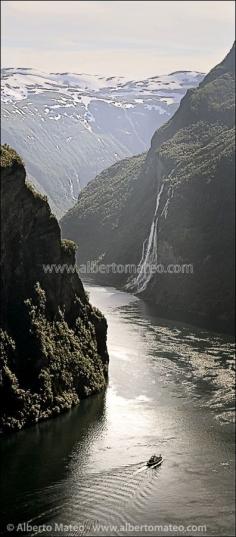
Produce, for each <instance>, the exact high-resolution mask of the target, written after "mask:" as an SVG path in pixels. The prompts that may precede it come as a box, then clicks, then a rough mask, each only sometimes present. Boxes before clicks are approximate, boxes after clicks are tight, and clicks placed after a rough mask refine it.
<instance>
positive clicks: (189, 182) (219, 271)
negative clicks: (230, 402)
mask: <svg viewBox="0 0 236 537" xmlns="http://www.w3.org/2000/svg"><path fill="white" fill-rule="evenodd" d="M234 65H235V47H233V48H232V49H231V51H230V52H229V54H228V55H227V57H226V58H225V59H224V60H223V61H222V62H221V63H220V64H219V65H218V66H216V67H215V68H214V69H212V71H211V72H210V73H209V74H208V75H207V76H206V77H205V79H204V80H203V81H202V82H201V83H200V85H199V87H198V88H196V89H191V90H189V91H188V92H187V94H186V95H185V97H184V98H183V99H182V101H181V103H180V107H179V109H178V111H177V112H176V113H175V115H174V116H173V118H171V120H170V121H169V122H168V123H167V124H165V125H164V126H163V127H161V128H160V129H159V130H158V131H157V132H156V133H155V134H154V136H153V138H152V143H151V148H150V150H149V152H148V153H147V156H146V157H144V158H143V159H141V160H140V162H139V161H138V160H136V161H135V162H136V166H135V173H134V174H132V173H131V174H130V166H131V160H130V159H127V160H126V161H123V162H121V163H120V164H117V165H116V166H117V167H116V168H115V167H114V166H113V167H112V168H110V169H109V170H107V171H106V172H105V175H104V174H103V175H100V176H99V177H97V179H96V180H95V181H94V182H93V183H92V184H91V185H90V187H89V188H86V189H85V190H84V192H83V193H82V196H81V198H79V201H78V204H77V205H76V206H75V208H74V209H73V211H69V212H68V213H67V215H66V216H65V217H64V218H63V219H62V221H61V225H62V230H63V234H64V236H66V237H68V238H73V239H74V240H76V241H77V242H78V244H79V250H78V256H79V260H80V261H81V262H85V261H86V260H88V259H90V260H91V259H93V260H101V259H102V262H103V263H112V262H116V263H126V264H133V263H135V264H137V265H139V270H141V275H140V276H138V275H131V276H130V275H127V274H106V275H103V276H102V275H100V276H99V278H100V279H102V280H103V281H104V280H105V281H106V282H107V283H112V284H117V285H124V286H128V289H129V290H130V291H132V292H134V293H137V294H139V295H140V296H142V297H143V298H145V299H147V300H150V301H151V302H153V303H155V304H156V311H157V314H159V315H161V316H166V317H170V318H172V319H181V320H184V321H187V322H188V321H189V322H194V323H199V324H200V325H202V326H206V327H210V328H213V329H217V330H225V331H232V330H233V324H234V315H233V297H234V124H235V115H234V111H235V98H234V89H235V69H234ZM120 172H122V185H123V187H122V192H120V186H119V187H118V183H119V181H118V179H119V175H120ZM134 179H135V180H134ZM101 186H102V199H101V198H100V201H99V196H100V189H101ZM124 191H126V192H129V195H128V196H125V197H123V192H124ZM110 198H112V200H113V201H112V203H111V201H109V200H110ZM102 206H103V208H102V209H101V207H102ZM104 206H105V207H106V211H107V215H108V217H107V219H104V218H103V217H102V216H101V215H103V213H104ZM88 207H89V211H88ZM114 207H115V208H114ZM94 222H96V225H95V226H94V225H93V223H94ZM115 222H118V225H117V226H114V223H115ZM85 229H86V230H89V232H90V233H91V234H93V244H96V248H91V247H90V245H88V244H87V243H86V241H85ZM103 237H106V240H105V241H104V239H103ZM153 262H154V264H156V263H157V264H159V265H162V266H163V267H164V269H163V272H162V273H159V272H154V273H152V274H151V275H150V273H148V270H147V267H148V264H149V263H151V264H152V263H153ZM170 264H171V265H176V266H177V265H178V266H182V265H191V266H192V272H189V273H186V272H183V273H181V272H172V273H169V272H168V265H170ZM175 270H177V269H175ZM178 270H182V269H178ZM96 277H97V278H98V276H96Z"/></svg>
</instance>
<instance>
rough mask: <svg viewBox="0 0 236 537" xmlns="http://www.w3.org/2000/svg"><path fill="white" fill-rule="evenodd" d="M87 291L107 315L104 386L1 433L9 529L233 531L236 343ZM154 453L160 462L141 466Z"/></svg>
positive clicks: (111, 292) (118, 296)
mask: <svg viewBox="0 0 236 537" xmlns="http://www.w3.org/2000/svg"><path fill="white" fill-rule="evenodd" d="M87 290H88V291H89V293H90V300H91V302H92V303H93V304H94V305H96V306H97V307H99V308H100V309H101V310H102V311H103V313H104V314H105V315H106V317H107V320H108V325H109V330H108V347H109V355H110V379H109V386H108V389H107V391H106V393H103V394H99V395H98V396H94V397H92V398H89V399H87V400H85V401H83V402H82V403H81V404H80V406H79V407H77V408H75V409H73V410H72V411H70V412H68V413H66V414H64V415H62V416H61V417H59V418H57V419H54V420H49V421H47V422H45V423H41V424H39V425H38V426H34V427H32V428H29V429H27V430H25V431H22V432H20V433H18V434H15V435H13V436H11V437H8V438H4V439H2V440H1V457H2V460H3V461H4V465H3V472H2V500H1V503H2V514H3V524H6V523H7V522H12V523H15V524H16V523H18V522H23V521H30V523H31V524H35V525H38V526H39V525H42V524H49V530H50V524H51V526H52V527H54V528H55V524H57V523H58V524H63V525H70V526H72V527H73V528H72V529H70V530H66V529H65V530H64V534H65V535H66V534H67V535H69V534H70V535H76V534H84V535H86V534H87V535H95V534H99V533H100V535H144V534H145V533H146V534H150V535H166V534H171V535H181V534H182V532H181V531H180V530H181V528H180V530H178V531H173V530H172V531H170V532H168V533H167V530H166V526H167V525H168V526H169V525H177V526H184V527H185V529H186V528H187V527H188V526H190V525H191V526H194V528H193V529H188V530H185V533H184V534H185V535H199V534H201V535H202V534H203V535H220V536H231V535H233V534H234V445H233V423H232V421H233V404H234V371H233V363H234V345H233V342H232V341H231V340H230V338H229V337H226V336H221V335H216V334H211V333H209V332H207V331H204V330H201V329H198V328H195V327H191V326H186V325H183V324H180V323H174V322H168V321H164V320H161V319H158V318H156V317H155V316H154V315H153V314H152V312H151V310H150V308H149V307H148V306H147V305H145V304H144V303H143V302H142V301H140V300H137V299H136V298H134V297H132V296H131V295H128V294H126V293H122V292H119V291H116V290H115V289H112V288H105V287H99V286H92V285H90V286H89V287H88V288H87ZM155 452H157V453H159V452H161V453H162V455H163V457H164V462H163V464H162V466H161V467H160V468H158V469H156V470H154V469H149V470H146V469H145V470H143V471H140V472H139V471H138V470H139V469H140V468H142V467H143V464H144V462H145V461H146V460H147V459H148V458H149V457H150V456H151V455H152V454H153V453H155ZM106 524H107V525H108V527H107V528H106V527H105V525H106ZM103 525H104V527H103ZM145 525H146V526H148V527H147V528H146V531H145V530H144V529H143V526H145ZM199 525H205V526H206V531H205V530H204V531H203V532H202V531H201V529H199V531H196V527H197V526H199ZM135 526H137V527H136V530H135V529H134V527H135ZM157 526H159V528H157ZM163 527H164V529H163ZM75 528H77V529H75Z"/></svg>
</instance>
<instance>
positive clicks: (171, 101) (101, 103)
mask: <svg viewBox="0 0 236 537" xmlns="http://www.w3.org/2000/svg"><path fill="white" fill-rule="evenodd" d="M1 76H2V143H5V142H6V143H9V144H10V145H12V146H13V147H14V148H15V149H16V150H17V151H18V152H19V153H20V155H21V156H22V158H23V159H24V161H25V164H26V168H27V172H28V175H29V177H30V178H31V180H32V181H33V182H34V183H35V184H36V186H37V187H38V188H39V189H40V190H41V191H42V192H43V193H45V194H47V196H48V198H49V202H50V204H51V206H52V209H53V210H54V211H55V212H56V213H57V215H59V216H60V215H61V214H62V213H63V212H64V211H65V210H67V209H68V208H69V207H71V206H72V205H73V204H74V203H75V201H76V200H77V197H78V194H79V191H80V190H81V188H82V187H83V186H85V185H86V184H87V182H88V181H89V180H91V179H92V178H94V177H95V175H96V174H98V173H99V172H100V171H102V170H103V169H105V168H107V167H108V166H110V165H111V164H113V163H114V162H116V161H117V160H120V159H122V158H124V157H127V156H131V155H134V154H136V153H140V152H143V151H146V149H147V148H148V147H149V145H150V139H151V136H152V135H153V133H154V131H155V130H156V129H157V128H158V127H160V126H161V125H162V124H163V123H165V122H166V121H167V120H168V119H170V117H171V116H172V115H173V113H174V112H175V111H176V109H177V107H178V105H179V102H180V100H181V98H182V97H183V96H184V94H185V93H186V91H187V89H188V88H191V87H195V86H196V85H198V84H199V82H200V81H201V80H202V78H203V76H204V74H203V73H198V72H192V71H178V72H175V73H171V74H169V75H164V76H155V77H152V78H147V79H144V80H128V79H125V78H124V77H101V76H96V75H86V74H76V73H42V72H40V71H37V70H35V69H28V68H4V69H2V72H1Z"/></svg>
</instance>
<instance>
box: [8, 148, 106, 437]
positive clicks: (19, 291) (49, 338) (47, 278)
mask: <svg viewBox="0 0 236 537" xmlns="http://www.w3.org/2000/svg"><path fill="white" fill-rule="evenodd" d="M2 154H3V155H4V160H3V166H2V169H1V172H2V173H1V202H2V204H1V209H2V214H1V217H2V233H1V246H2V267H1V299H2V309H1V329H0V343H1V359H0V429H1V430H3V431H7V432H10V431H14V430H18V429H21V428H22V427H25V426H26V425H30V424H33V423H37V422H38V421H40V420H42V419H45V418H48V417H51V416H55V415H57V414H59V413H60V412H62V411H65V410H67V409H68V408H70V407H71V406H72V405H75V404H77V403H78V402H79V400H80V399H81V398H82V397H86V396H88V395H90V394H92V393H95V392H97V391H99V390H101V389H103V388H104V387H105V386H106V382H107V375H108V354H107V348H106V330H107V324H106V320H105V318H104V317H103V315H102V314H101V313H100V312H99V311H98V310H97V309H95V308H93V307H92V306H91V305H90V303H89V300H88V297H87V295H86V293H85V291H84V288H83V286H82V283H81V281H80V279H79V277H78V274H77V273H76V272H75V273H72V274H67V273H66V271H65V273H62V272H60V271H58V273H56V272H55V273H53V272H52V273H50V272H49V273H44V270H43V265H44V264H45V265H46V266H47V265H49V266H50V265H52V264H53V265H58V266H66V265H74V263H75V249H76V245H75V244H74V243H73V242H72V241H70V240H64V241H61V235H60V229H59V226H58V222H57V220H56V218H55V217H54V216H53V215H52V214H51V211H50V208H49V205H48V203H47V201H46V200H45V198H44V197H42V196H41V195H39V194H38V193H37V192H36V191H35V189H32V188H31V185H30V184H28V183H26V182H25V169H24V167H23V166H22V165H21V160H20V158H19V157H18V156H17V154H16V153H15V152H14V150H12V149H11V148H8V147H4V148H2ZM12 163H13V164H14V165H12ZM9 206H10V209H11V210H10V211H9Z"/></svg>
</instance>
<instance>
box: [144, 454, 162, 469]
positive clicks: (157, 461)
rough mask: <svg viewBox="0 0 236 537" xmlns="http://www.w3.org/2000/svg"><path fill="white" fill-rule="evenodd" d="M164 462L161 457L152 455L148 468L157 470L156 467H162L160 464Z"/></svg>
mask: <svg viewBox="0 0 236 537" xmlns="http://www.w3.org/2000/svg"><path fill="white" fill-rule="evenodd" d="M162 462H163V458H162V456H161V455H152V457H150V459H149V460H148V461H147V466H148V467H149V468H155V467H156V466H160V464H161V463H162Z"/></svg>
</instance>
